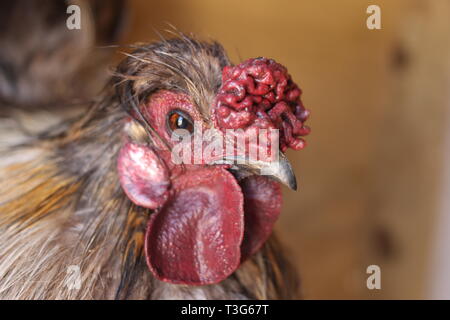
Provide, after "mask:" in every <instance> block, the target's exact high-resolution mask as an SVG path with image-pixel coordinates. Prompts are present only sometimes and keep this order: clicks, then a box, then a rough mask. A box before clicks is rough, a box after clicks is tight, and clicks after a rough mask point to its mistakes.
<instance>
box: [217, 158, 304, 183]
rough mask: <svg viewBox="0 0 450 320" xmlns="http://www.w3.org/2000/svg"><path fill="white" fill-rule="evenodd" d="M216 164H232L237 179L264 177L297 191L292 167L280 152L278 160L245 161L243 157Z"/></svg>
mask: <svg viewBox="0 0 450 320" xmlns="http://www.w3.org/2000/svg"><path fill="white" fill-rule="evenodd" d="M215 164H230V165H232V167H231V170H232V171H233V173H235V174H236V176H237V177H239V178H243V177H246V176H249V175H264V176H267V177H268V178H271V179H273V180H276V181H278V182H280V183H282V184H284V185H286V186H287V187H289V188H290V189H292V190H297V179H296V178H295V174H294V171H293V170H292V166H291V164H290V163H289V160H288V159H287V158H286V156H285V155H284V154H283V153H282V152H280V153H279V156H278V160H275V161H271V162H265V161H255V160H250V159H244V158H243V157H240V156H237V157H225V158H223V159H221V160H219V161H215Z"/></svg>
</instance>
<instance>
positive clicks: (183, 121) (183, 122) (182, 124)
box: [177, 116, 189, 129]
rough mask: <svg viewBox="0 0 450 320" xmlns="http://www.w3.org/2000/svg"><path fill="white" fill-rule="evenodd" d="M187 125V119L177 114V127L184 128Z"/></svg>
mask: <svg viewBox="0 0 450 320" xmlns="http://www.w3.org/2000/svg"><path fill="white" fill-rule="evenodd" d="M188 125H189V123H188V121H187V120H186V119H185V118H183V116H179V117H178V119H177V127H178V129H186V127H187V126H188Z"/></svg>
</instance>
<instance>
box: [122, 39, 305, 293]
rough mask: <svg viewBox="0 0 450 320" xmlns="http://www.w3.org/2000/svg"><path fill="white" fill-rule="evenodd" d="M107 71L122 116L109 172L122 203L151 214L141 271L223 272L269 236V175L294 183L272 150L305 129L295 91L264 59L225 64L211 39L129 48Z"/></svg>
mask: <svg viewBox="0 0 450 320" xmlns="http://www.w3.org/2000/svg"><path fill="white" fill-rule="evenodd" d="M118 74H119V76H118V77H117V78H118V79H117V90H118V91H119V93H120V94H119V96H121V97H123V98H122V100H123V101H122V105H123V106H124V107H125V108H126V110H127V111H128V114H129V118H128V119H127V120H126V122H125V124H124V126H125V135H124V139H123V146H122V148H121V150H120V152H119V156H118V174H119V180H120V183H121V186H122V189H123V191H124V192H125V194H126V195H127V196H128V198H129V199H130V200H131V201H132V202H133V203H135V204H136V205H138V206H142V207H145V208H148V209H151V211H152V213H151V215H150V218H149V221H148V225H147V230H146V235H145V254H146V260H147V264H148V267H149V269H150V271H151V272H152V273H153V274H154V276H155V277H156V278H158V279H160V280H163V281H167V282H171V283H177V284H188V285H205V284H212V283H217V282H220V281H222V280H224V279H226V278H227V277H228V276H229V275H231V274H232V273H233V272H234V271H235V270H236V269H237V268H238V267H239V265H240V264H241V263H242V262H243V261H245V259H246V258H248V257H250V256H251V255H252V254H254V253H255V252H256V251H258V249H260V248H261V246H262V245H263V244H264V242H265V241H266V240H267V239H268V237H269V236H270V234H271V232H272V228H273V225H274V223H275V221H276V220H277V218H278V216H279V214H280V211H281V201H282V196H281V188H280V182H281V183H284V184H286V185H287V186H289V187H290V188H291V189H296V187H297V186H296V180H295V175H294V173H293V171H292V168H291V166H290V164H289V162H288V160H287V158H286V157H285V156H284V152H285V151H286V149H288V148H292V149H295V150H298V149H302V148H303V147H304V145H305V142H304V140H303V139H302V138H301V136H305V135H307V134H308V133H309V128H308V127H306V126H304V122H305V121H306V119H307V117H308V111H307V110H306V109H305V108H304V107H303V105H302V103H301V101H300V95H301V91H300V89H299V88H298V86H297V85H296V84H295V83H294V82H293V81H292V79H291V77H290V75H289V74H288V72H287V70H286V68H285V67H283V66H282V65H280V64H278V63H277V62H275V61H274V60H271V59H266V58H255V59H249V60H247V61H245V62H243V63H241V64H239V65H236V66H233V65H231V64H230V62H229V60H228V58H227V56H226V54H225V53H224V50H223V49H222V47H221V46H220V45H218V44H217V43H204V42H198V41H195V40H192V39H190V38H187V37H182V38H181V39H173V40H167V41H162V42H161V43H158V44H153V45H150V46H147V47H142V48H140V49H138V50H137V51H135V52H134V53H132V54H129V56H128V58H127V59H126V60H125V61H124V62H123V63H122V64H121V65H120V66H119V68H118ZM261 132H264V134H267V137H266V138H264V137H263V136H262V135H258V134H259V133H261ZM202 135H203V136H206V137H207V138H206V139H202ZM255 136H257V138H256V139H254V137H255ZM252 137H253V138H252ZM239 139H242V140H241V141H243V144H241V145H238V141H239ZM186 141H187V142H186ZM230 141H231V142H232V143H231V144H230ZM180 146H181V147H180ZM211 146H213V147H211ZM230 146H231V147H230ZM175 150H178V151H179V150H182V152H181V153H182V154H183V157H184V158H183V159H184V161H182V162H181V163H180V161H179V160H180V159H179V157H178V158H177V157H174V153H175ZM250 150H257V151H256V155H257V156H256V157H252V156H250ZM278 150H280V152H278ZM206 151H208V152H206ZM259 154H264V155H265V158H264V159H262V157H258V155H259ZM177 159H178V160H177Z"/></svg>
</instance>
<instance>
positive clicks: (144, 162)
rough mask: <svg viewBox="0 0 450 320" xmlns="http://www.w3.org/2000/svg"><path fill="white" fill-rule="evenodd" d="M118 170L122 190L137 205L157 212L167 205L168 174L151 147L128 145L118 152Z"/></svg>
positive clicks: (130, 143) (131, 143) (128, 143)
mask: <svg viewBox="0 0 450 320" xmlns="http://www.w3.org/2000/svg"><path fill="white" fill-rule="evenodd" d="M117 169H118V173H119V180H120V184H121V186H122V189H123V191H124V192H125V194H126V195H127V196H128V198H129V199H130V200H131V201H132V202H133V203H134V204H136V205H138V206H142V207H145V208H149V209H156V208H159V207H161V206H162V205H163V204H164V203H165V202H166V200H167V197H168V189H169V186H170V182H169V174H168V171H167V168H166V166H165V165H164V163H163V162H162V161H161V160H160V159H159V157H158V156H157V155H156V154H155V152H154V151H153V150H152V149H151V148H149V147H148V146H146V145H140V144H136V143H133V142H127V143H126V144H125V145H124V146H123V147H122V149H121V150H120V152H119V157H118V161H117Z"/></svg>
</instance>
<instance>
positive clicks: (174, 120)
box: [167, 110, 194, 133]
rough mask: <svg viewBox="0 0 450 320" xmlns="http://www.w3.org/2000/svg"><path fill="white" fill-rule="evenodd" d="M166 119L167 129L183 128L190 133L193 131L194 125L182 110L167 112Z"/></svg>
mask: <svg viewBox="0 0 450 320" xmlns="http://www.w3.org/2000/svg"><path fill="white" fill-rule="evenodd" d="M167 120H168V121H167V123H168V127H169V129H170V130H169V131H175V130H177V129H184V130H187V131H189V132H190V133H192V132H193V131H194V127H193V125H192V121H191V120H190V118H189V116H188V115H185V114H184V112H182V111H180V110H175V111H172V112H170V113H169V114H168V118H167ZM169 133H170V132H169Z"/></svg>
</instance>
